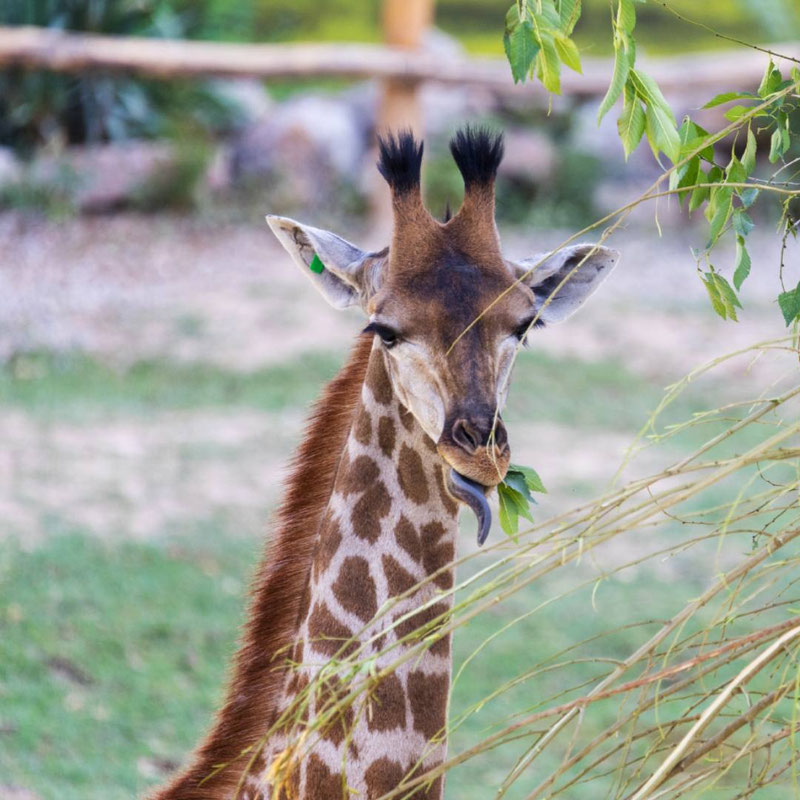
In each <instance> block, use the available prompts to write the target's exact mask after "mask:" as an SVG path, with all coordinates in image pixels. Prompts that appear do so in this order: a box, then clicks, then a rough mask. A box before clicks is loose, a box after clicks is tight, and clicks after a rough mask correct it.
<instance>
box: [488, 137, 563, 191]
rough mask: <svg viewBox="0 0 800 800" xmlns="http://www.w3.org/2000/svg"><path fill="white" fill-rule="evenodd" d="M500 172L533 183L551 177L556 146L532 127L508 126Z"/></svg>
mask: <svg viewBox="0 0 800 800" xmlns="http://www.w3.org/2000/svg"><path fill="white" fill-rule="evenodd" d="M504 135H505V145H506V146H505V155H504V156H503V160H502V162H500V170H499V172H500V174H501V175H504V176H506V177H509V176H511V177H518V178H522V179H524V180H526V181H530V182H532V183H537V182H539V181H542V180H545V179H546V178H549V177H550V176H551V175H552V173H553V171H554V169H555V166H556V162H557V154H556V148H555V145H554V144H553V142H552V141H550V139H548V138H547V137H546V136H545V135H544V134H541V133H539V132H538V131H535V130H532V129H530V128H507V129H506V131H505V134H504Z"/></svg>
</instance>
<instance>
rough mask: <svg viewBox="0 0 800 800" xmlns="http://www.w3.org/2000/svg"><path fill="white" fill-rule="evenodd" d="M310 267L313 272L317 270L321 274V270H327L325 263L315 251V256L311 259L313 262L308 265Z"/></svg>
mask: <svg viewBox="0 0 800 800" xmlns="http://www.w3.org/2000/svg"><path fill="white" fill-rule="evenodd" d="M308 268H309V269H310V270H311V271H312V272H316V273H317V275H319V274H320V272H324V271H325V265H324V264H323V263H322V262H321V261H320V260H319V256H318V255H317V254H316V253H314V258H312V259H311V263H310V264H309V265H308Z"/></svg>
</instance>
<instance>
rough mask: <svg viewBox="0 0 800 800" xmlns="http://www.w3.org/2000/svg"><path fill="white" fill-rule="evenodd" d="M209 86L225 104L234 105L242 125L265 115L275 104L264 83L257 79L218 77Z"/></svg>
mask: <svg viewBox="0 0 800 800" xmlns="http://www.w3.org/2000/svg"><path fill="white" fill-rule="evenodd" d="M209 88H210V89H211V91H212V92H213V93H214V94H215V95H216V96H217V98H219V99H220V100H221V101H222V102H223V103H224V104H225V105H229V106H233V108H234V109H235V110H236V112H237V114H238V116H239V124H240V125H244V124H248V123H251V122H253V121H255V120H257V119H261V118H262V117H265V116H266V115H267V114H269V113H270V112H271V111H272V110H273V108H274V106H275V101H274V100H273V99H272V98H271V97H270V96H269V93H268V92H267V90H266V89H265V88H264V84H263V83H262V82H261V81H259V80H256V79H250V78H241V79H230V80H222V79H218V80H214V81H210V82H209Z"/></svg>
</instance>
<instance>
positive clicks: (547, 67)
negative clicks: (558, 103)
mask: <svg viewBox="0 0 800 800" xmlns="http://www.w3.org/2000/svg"><path fill="white" fill-rule="evenodd" d="M539 43H540V44H541V49H540V50H539V54H538V55H537V56H536V74H537V75H538V77H539V80H540V81H541V82H542V86H544V88H545V89H547V91H548V92H552V93H553V94H561V65H560V61H559V60H558V53H557V52H556V46H555V42H554V41H553V37H552V36H551V35H549V33H547V32H546V31H541V30H540V31H539Z"/></svg>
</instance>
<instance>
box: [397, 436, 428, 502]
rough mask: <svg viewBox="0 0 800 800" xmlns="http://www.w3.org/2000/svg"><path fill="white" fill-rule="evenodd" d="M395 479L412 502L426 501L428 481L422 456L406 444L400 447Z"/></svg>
mask: <svg viewBox="0 0 800 800" xmlns="http://www.w3.org/2000/svg"><path fill="white" fill-rule="evenodd" d="M397 480H398V482H399V484H400V488H401V489H402V490H403V494H405V496H406V497H407V498H408V499H409V500H411V501H412V502H414V503H417V504H418V505H422V504H423V503H427V502H428V498H429V497H430V493H429V492H428V481H427V479H426V477H425V468H424V467H423V466H422V458H421V457H420V454H419V453H418V452H417V451H416V450H412V449H411V448H410V447H409V446H408V445H407V444H404V445H403V446H402V447H401V448H400V457H399V458H398V460H397Z"/></svg>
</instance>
